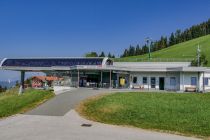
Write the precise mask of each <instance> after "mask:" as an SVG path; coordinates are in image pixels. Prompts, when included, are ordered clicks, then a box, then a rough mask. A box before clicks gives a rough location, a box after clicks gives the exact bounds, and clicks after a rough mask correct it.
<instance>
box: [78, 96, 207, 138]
mask: <svg viewBox="0 0 210 140" xmlns="http://www.w3.org/2000/svg"><path fill="white" fill-rule="evenodd" d="M77 111H78V112H79V113H80V114H81V115H83V116H86V117H87V118H88V119H90V120H94V121H98V122H103V123H109V124H116V125H128V126H134V127H139V128H145V129H156V130H164V131H170V132H178V133H181V134H185V135H196V136H205V137H207V136H210V94H193V93H192V94H181V93H142V92H140V93H136V92H135V93H115V94H108V95H106V96H101V97H96V98H92V99H88V100H86V101H84V102H82V103H81V104H80V105H79V106H78V108H77Z"/></svg>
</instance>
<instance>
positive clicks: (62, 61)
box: [2, 58, 103, 67]
mask: <svg viewBox="0 0 210 140" xmlns="http://www.w3.org/2000/svg"><path fill="white" fill-rule="evenodd" d="M102 62H103V58H58V59H54V58H53V59H52V58H51V59H6V60H5V61H4V62H3V64H2V66H16V67H52V66H74V65H102Z"/></svg>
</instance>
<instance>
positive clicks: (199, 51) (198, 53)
mask: <svg viewBox="0 0 210 140" xmlns="http://www.w3.org/2000/svg"><path fill="white" fill-rule="evenodd" d="M200 53H201V50H200V45H199V44H198V48H197V61H198V62H197V63H198V64H197V66H198V67H199V66H200Z"/></svg>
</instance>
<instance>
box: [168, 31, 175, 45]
mask: <svg viewBox="0 0 210 140" xmlns="http://www.w3.org/2000/svg"><path fill="white" fill-rule="evenodd" d="M175 43H176V40H175V37H174V33H171V36H170V37H169V46H172V45H174V44H175Z"/></svg>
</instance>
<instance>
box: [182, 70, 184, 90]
mask: <svg viewBox="0 0 210 140" xmlns="http://www.w3.org/2000/svg"><path fill="white" fill-rule="evenodd" d="M182 90H183V91H185V89H184V72H183V73H182Z"/></svg>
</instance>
